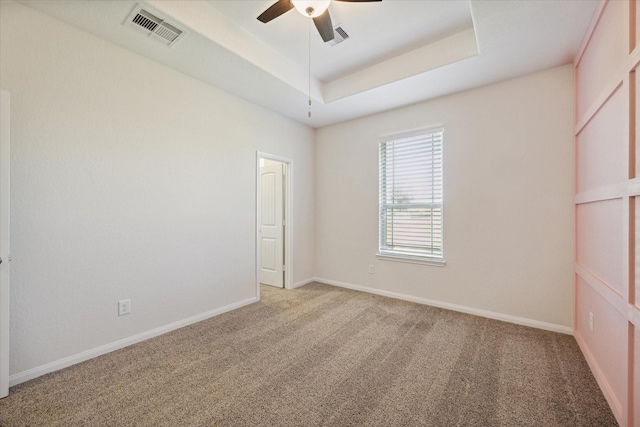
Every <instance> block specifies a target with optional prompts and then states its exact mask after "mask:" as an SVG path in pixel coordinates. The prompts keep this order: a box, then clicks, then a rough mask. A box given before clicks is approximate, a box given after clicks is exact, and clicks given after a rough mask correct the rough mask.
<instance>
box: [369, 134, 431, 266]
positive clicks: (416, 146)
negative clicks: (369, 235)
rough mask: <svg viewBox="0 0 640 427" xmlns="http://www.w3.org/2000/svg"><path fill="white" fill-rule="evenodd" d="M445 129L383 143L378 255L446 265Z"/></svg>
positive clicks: (400, 137)
mask: <svg viewBox="0 0 640 427" xmlns="http://www.w3.org/2000/svg"><path fill="white" fill-rule="evenodd" d="M443 132H444V130H443V129H431V130H425V131H420V132H414V133H411V134H404V135H398V136H395V137H390V138H385V139H384V140H381V141H380V202H379V207H380V209H379V214H380V219H379V221H380V229H379V233H380V234H379V236H380V242H379V243H380V246H379V257H381V258H383V259H399V260H406V261H409V262H411V261H413V262H424V263H429V264H437V265H444V261H443V259H442V211H443V205H442V197H443V194H442V138H443Z"/></svg>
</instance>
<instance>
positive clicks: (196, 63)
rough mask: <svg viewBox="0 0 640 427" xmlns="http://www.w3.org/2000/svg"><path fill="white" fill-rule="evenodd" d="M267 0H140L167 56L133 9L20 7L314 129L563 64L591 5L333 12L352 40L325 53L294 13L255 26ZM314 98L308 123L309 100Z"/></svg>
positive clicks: (443, 2)
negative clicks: (163, 29)
mask: <svg viewBox="0 0 640 427" xmlns="http://www.w3.org/2000/svg"><path fill="white" fill-rule="evenodd" d="M273 2H275V0H148V1H145V2H140V4H142V5H143V6H144V7H145V8H146V9H148V10H149V11H151V12H152V13H155V14H157V15H159V16H160V17H162V18H164V19H166V20H167V21H168V22H171V23H175V24H176V25H178V26H179V27H180V28H183V29H186V30H187V32H188V34H187V35H186V37H184V39H183V40H181V41H180V42H178V43H177V44H176V45H175V46H173V47H166V46H164V45H162V44H160V43H158V42H156V41H154V40H151V39H149V38H147V37H146V36H144V35H142V34H141V33H138V32H136V31H134V30H131V29H130V28H127V27H125V26H124V25H122V24H123V22H124V21H125V19H126V18H127V17H128V16H129V14H130V13H131V11H132V10H133V9H134V8H135V7H136V5H137V4H138V2H136V1H131V0H120V1H113V0H92V1H88V0H83V1H79V0H58V1H50V0H23V1H21V3H23V4H26V5H29V6H31V7H34V8H36V9H38V10H41V11H42V12H44V13H47V14H49V15H51V16H54V17H57V18H59V19H61V20H63V21H65V22H68V23H70V24H71V25H74V26H77V27H79V28H81V29H84V30H85V31H88V32H90V33H93V34H95V35H97V36H99V37H101V38H104V39H106V40H109V41H111V42H113V43H116V44H118V45H120V46H123V47H125V48H127V49H130V50H132V51H134V52H137V53H139V54H141V55H143V56H146V57H148V58H150V59H152V60H154V61H157V62H160V63H162V64H164V65H166V66H169V67H171V68H174V69H176V70H178V71H180V72H183V73H185V74H188V75H190V76H192V77H195V78H197V79H199V80H201V81H203V82H205V83H208V84H211V85H213V86H216V87H218V88H220V89H223V90H225V91H227V92H230V93H232V94H235V95H237V96H239V97H241V98H244V99H246V100H249V101H251V102H254V103H256V104H259V105H262V106H264V107H267V108H269V109H271V110H273V111H276V112H278V113H281V114H283V115H285V116H287V117H290V118H292V119H294V120H297V121H299V122H301V123H304V124H307V125H309V126H312V127H320V126H325V125H328V124H333V123H338V122H341V121H345V120H349V119H353V118H357V117H361V116H364V115H368V114H372V113H376V112H380V111H384V110H388V109H391V108H396V107H400V106H404V105H409V104H413V103H416V102H420V101H424V100H428V99H432V98H435V97H439V96H443V95H447V94H451V93H455V92H459V91H463V90H467V89H471V88H474V87H478V86H482V85H486V84H490V83H494V82H498V81H501V80H504V79H509V78H513V77H517V76H520V75H524V74H528V73H531V72H535V71H539V70H542V69H545V68H549V67H553V66H557V65H563V64H567V63H570V62H571V61H572V60H573V57H574V56H575V54H576V52H577V50H578V47H579V45H580V42H581V41H582V38H583V36H584V34H585V32H586V29H587V27H588V25H589V23H590V21H591V17H592V16H593V13H594V12H595V9H596V7H597V3H598V1H597V0H472V1H468V0H383V1H382V2H372V3H346V2H332V4H331V6H330V8H329V11H330V13H331V18H332V21H333V24H334V26H337V25H341V26H342V27H343V28H344V29H345V30H346V31H347V32H348V33H349V35H350V38H349V39H348V40H346V41H345V42H343V43H341V44H338V45H336V46H330V45H329V43H323V42H322V40H321V39H320V37H319V35H318V33H317V31H316V30H315V27H314V26H313V25H311V63H312V66H311V73H312V78H311V82H310V81H309V74H308V73H309V68H308V64H309V62H308V61H309V57H308V55H309V49H308V47H309V22H308V18H306V17H303V16H302V15H300V14H299V13H298V12H297V11H296V10H295V9H293V10H291V11H289V12H287V13H285V14H284V15H282V16H280V17H278V18H276V19H274V20H273V21H271V22H269V23H267V24H263V23H261V22H260V21H258V20H257V19H256V17H257V16H258V15H259V14H260V13H262V12H263V11H264V10H265V9H267V8H268V7H269V6H270V5H271V4H272V3H273ZM309 87H311V94H312V98H313V100H314V101H313V105H312V117H311V118H308V117H307V112H308V105H307V99H308V91H309Z"/></svg>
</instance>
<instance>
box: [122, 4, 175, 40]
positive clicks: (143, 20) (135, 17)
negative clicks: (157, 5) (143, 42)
mask: <svg viewBox="0 0 640 427" xmlns="http://www.w3.org/2000/svg"><path fill="white" fill-rule="evenodd" d="M124 25H125V26H127V27H129V28H133V29H135V30H137V31H139V32H142V33H143V34H146V35H147V36H149V37H150V38H152V39H154V40H157V41H159V42H161V43H162V44H164V45H166V46H173V45H175V44H176V43H177V42H178V41H179V40H180V39H182V38H183V37H184V35H185V34H186V32H185V31H184V30H181V29H180V28H178V27H177V26H176V25H175V24H170V23H168V22H166V21H165V20H164V19H162V18H161V17H160V16H159V14H158V13H156V12H153V13H151V12H149V11H148V10H145V9H143V8H142V6H140V5H137V6H136V7H135V8H134V9H133V11H132V12H131V13H130V14H129V16H128V17H127V20H126V21H125V22H124Z"/></svg>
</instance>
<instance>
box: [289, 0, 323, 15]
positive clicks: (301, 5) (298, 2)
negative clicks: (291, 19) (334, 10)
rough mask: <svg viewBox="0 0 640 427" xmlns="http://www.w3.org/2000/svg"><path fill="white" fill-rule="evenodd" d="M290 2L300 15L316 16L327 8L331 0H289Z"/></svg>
mask: <svg viewBox="0 0 640 427" xmlns="http://www.w3.org/2000/svg"><path fill="white" fill-rule="evenodd" d="M291 3H292V4H293V6H294V7H295V8H296V10H297V11H298V12H300V14H301V15H302V16H306V17H307V18H317V17H318V16H320V15H322V14H323V13H324V12H325V10H327V9H328V8H329V4H331V0H291Z"/></svg>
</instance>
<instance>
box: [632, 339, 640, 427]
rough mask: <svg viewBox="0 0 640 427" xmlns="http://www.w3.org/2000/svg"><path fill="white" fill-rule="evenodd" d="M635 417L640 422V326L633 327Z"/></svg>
mask: <svg viewBox="0 0 640 427" xmlns="http://www.w3.org/2000/svg"><path fill="white" fill-rule="evenodd" d="M633 329H634V333H633V390H634V392H633V402H634V404H633V408H634V414H633V419H634V420H635V422H636V425H638V424H640V328H639V327H637V326H634V327H633Z"/></svg>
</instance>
